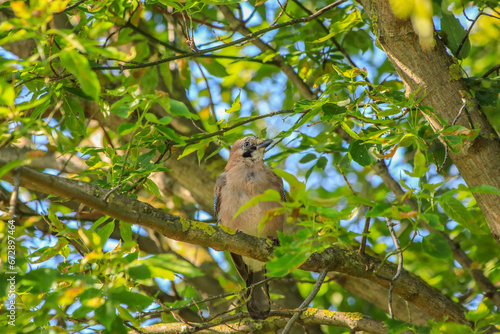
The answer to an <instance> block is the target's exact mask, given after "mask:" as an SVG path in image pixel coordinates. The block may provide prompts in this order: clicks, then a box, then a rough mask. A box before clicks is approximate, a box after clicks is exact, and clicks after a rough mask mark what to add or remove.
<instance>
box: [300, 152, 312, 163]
mask: <svg viewBox="0 0 500 334" xmlns="http://www.w3.org/2000/svg"><path fill="white" fill-rule="evenodd" d="M314 159H316V154H313V153H308V154H306V155H304V156H303V157H302V159H300V160H299V163H300V164H305V163H308V162H311V161H313V160H314Z"/></svg>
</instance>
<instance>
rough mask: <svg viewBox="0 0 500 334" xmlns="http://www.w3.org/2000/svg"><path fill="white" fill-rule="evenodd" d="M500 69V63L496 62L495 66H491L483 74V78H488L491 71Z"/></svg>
mask: <svg viewBox="0 0 500 334" xmlns="http://www.w3.org/2000/svg"><path fill="white" fill-rule="evenodd" d="M498 70H500V64H496V65H495V66H493V67H492V68H490V69H489V70H487V71H486V72H485V73H484V74H483V75H482V76H481V78H483V79H484V78H486V77H488V76H489V75H490V74H491V73H493V72H495V71H498Z"/></svg>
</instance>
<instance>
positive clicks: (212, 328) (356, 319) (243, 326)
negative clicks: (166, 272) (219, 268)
mask: <svg viewBox="0 0 500 334" xmlns="http://www.w3.org/2000/svg"><path fill="white" fill-rule="evenodd" d="M292 314H293V313H291V312H285V311H271V315H270V317H269V318H267V319H266V320H264V321H255V320H249V319H246V320H243V319H245V318H248V313H246V312H245V313H241V312H240V313H237V314H233V315H226V316H223V317H218V318H216V319H215V320H214V321H212V322H208V323H201V324H191V326H190V325H187V324H183V323H179V322H178V323H169V324H157V325H152V326H147V327H142V328H141V329H140V330H141V331H142V332H143V333H148V334H154V333H158V334H159V333H162V334H169V333H172V334H177V333H181V332H183V331H185V332H186V333H212V334H213V333H235V332H237V333H269V332H274V331H276V330H278V329H281V328H283V327H285V325H286V323H287V322H288V319H287V318H289V317H291V316H292ZM235 320H240V321H238V322H236V323H229V322H231V321H235ZM297 322H298V323H299V324H302V325H317V324H319V325H326V326H334V327H343V328H349V329H351V330H352V331H364V332H367V333H376V334H382V333H387V328H386V327H385V325H384V323H383V322H381V321H378V320H374V319H371V318H368V317H366V316H364V315H362V314H361V313H353V312H334V311H327V310H320V309H316V308H308V309H306V310H305V312H304V313H302V315H301V316H300V318H299V320H298V321H297ZM221 323H222V324H221ZM133 333H137V332H133Z"/></svg>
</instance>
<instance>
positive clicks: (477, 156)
mask: <svg viewBox="0 0 500 334" xmlns="http://www.w3.org/2000/svg"><path fill="white" fill-rule="evenodd" d="M358 1H359V2H360V3H361V5H362V6H363V7H364V9H365V11H366V13H367V14H368V15H369V17H370V19H371V20H372V22H373V27H374V33H375V34H376V36H377V39H378V41H379V43H380V45H381V47H382V49H383V50H384V51H385V53H386V54H387V57H388V59H389V61H390V62H391V63H392V65H393V66H394V68H395V69H396V71H397V72H398V74H399V76H400V77H401V79H402V80H403V83H404V85H405V88H406V94H407V95H409V94H411V93H414V92H416V91H417V90H418V89H420V92H419V94H425V97H424V99H423V101H422V104H424V105H427V106H430V107H432V108H434V114H435V115H436V116H439V117H441V118H443V119H445V120H446V121H447V122H448V124H450V125H451V124H452V123H453V121H454V119H455V118H456V117H457V115H458V113H459V111H460V110H461V109H462V107H463V106H464V101H463V99H462V96H470V95H468V93H469V89H468V87H467V85H466V83H465V81H464V80H463V79H461V78H459V79H458V80H457V77H456V75H452V74H451V73H450V72H451V71H450V67H453V65H456V63H455V61H456V60H455V59H453V57H452V56H450V55H449V53H448V52H447V50H446V48H445V46H444V45H443V43H442V42H441V40H440V39H438V38H436V45H435V46H434V48H432V49H431V50H423V49H422V47H421V46H420V43H419V38H418V35H417V34H416V33H415V31H414V29H413V26H412V23H411V21H410V19H399V18H397V17H396V16H394V14H393V12H392V10H391V6H390V4H389V1H387V0H375V1H372V0H358ZM467 100H468V102H469V103H471V102H473V103H474V106H473V107H471V105H470V104H468V108H467V111H468V113H469V114H470V118H471V120H472V125H473V127H474V128H475V129H480V132H479V135H478V136H477V138H476V139H475V140H473V141H468V142H466V143H465V144H464V146H463V147H462V148H461V150H460V152H458V153H452V152H451V153H450V155H451V158H452V160H453V163H454V164H455V166H456V167H457V169H458V170H459V172H460V175H461V176H462V177H463V179H464V180H465V182H466V183H467V185H468V186H469V187H476V186H480V185H483V184H486V185H490V186H494V187H496V188H497V189H500V138H499V137H498V135H497V134H496V132H495V130H494V129H493V127H492V126H491V124H490V123H489V122H488V120H487V119H486V116H485V115H484V114H483V113H482V112H481V110H480V107H479V106H478V105H476V104H475V102H474V101H472V100H469V99H467ZM436 116H434V115H433V114H427V113H426V114H425V117H426V119H427V121H428V122H429V123H430V124H431V126H432V127H433V128H434V129H435V130H440V129H442V125H441V123H440V122H439V121H438V117H436ZM456 124H458V125H462V126H464V127H466V128H468V129H472V126H471V124H469V121H468V117H466V112H462V116H461V117H459V118H458V120H457V122H456ZM474 197H475V199H476V201H477V203H478V205H479V207H480V208H481V210H482V212H483V215H484V217H485V219H486V222H487V223H488V225H489V228H490V230H491V233H492V235H493V237H494V238H495V240H496V242H497V243H498V244H500V205H499V203H500V196H498V195H490V194H479V193H474Z"/></svg>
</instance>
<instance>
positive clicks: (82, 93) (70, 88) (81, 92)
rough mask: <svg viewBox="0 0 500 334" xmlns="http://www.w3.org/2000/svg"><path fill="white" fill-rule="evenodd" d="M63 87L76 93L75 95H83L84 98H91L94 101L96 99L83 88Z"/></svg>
mask: <svg viewBox="0 0 500 334" xmlns="http://www.w3.org/2000/svg"><path fill="white" fill-rule="evenodd" d="M62 88H63V89H64V90H65V91H68V92H70V93H71V94H74V95H76V96H78V97H81V98H82V99H85V100H89V101H93V100H94V99H93V98H92V97H91V96H89V95H87V94H85V92H84V91H83V90H82V89H81V88H76V87H67V86H63V87H62Z"/></svg>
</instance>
